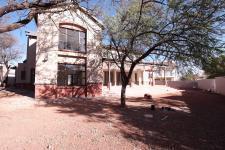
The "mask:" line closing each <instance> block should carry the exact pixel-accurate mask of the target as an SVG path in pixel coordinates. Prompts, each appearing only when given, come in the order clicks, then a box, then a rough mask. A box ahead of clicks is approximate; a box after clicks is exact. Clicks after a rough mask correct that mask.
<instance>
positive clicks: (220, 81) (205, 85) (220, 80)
mask: <svg viewBox="0 0 225 150" xmlns="http://www.w3.org/2000/svg"><path fill="white" fill-rule="evenodd" d="M168 86H170V87H173V88H184V89H187V88H193V87H197V88H199V89H202V90H207V91H212V92H215V93H218V94H222V95H225V77H216V78H215V79H204V80H197V81H168Z"/></svg>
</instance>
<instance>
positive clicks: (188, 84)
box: [167, 80, 197, 89]
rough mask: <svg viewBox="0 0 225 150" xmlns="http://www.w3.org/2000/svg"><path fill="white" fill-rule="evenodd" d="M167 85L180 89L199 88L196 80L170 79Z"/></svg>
mask: <svg viewBox="0 0 225 150" xmlns="http://www.w3.org/2000/svg"><path fill="white" fill-rule="evenodd" d="M167 86H169V87H172V88H178V89H192V88H197V83H196V82H195V81H188V80H187V81H168V82H167Z"/></svg>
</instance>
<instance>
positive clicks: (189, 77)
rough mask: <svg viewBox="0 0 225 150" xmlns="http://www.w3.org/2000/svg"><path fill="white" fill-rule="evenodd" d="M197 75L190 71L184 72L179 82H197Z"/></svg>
mask: <svg viewBox="0 0 225 150" xmlns="http://www.w3.org/2000/svg"><path fill="white" fill-rule="evenodd" d="M197 79H198V75H197V74H195V73H194V72H193V71H192V69H189V70H187V71H185V72H184V73H183V75H182V77H181V80H197Z"/></svg>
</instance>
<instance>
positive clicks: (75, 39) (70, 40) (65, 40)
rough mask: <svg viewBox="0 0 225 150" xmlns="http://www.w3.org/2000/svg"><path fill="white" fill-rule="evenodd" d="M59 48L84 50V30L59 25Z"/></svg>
mask: <svg viewBox="0 0 225 150" xmlns="http://www.w3.org/2000/svg"><path fill="white" fill-rule="evenodd" d="M59 31H60V33H59V49H66V50H74V51H80V52H85V51H86V32H85V31H80V30H75V29H68V28H64V27H60V29H59Z"/></svg>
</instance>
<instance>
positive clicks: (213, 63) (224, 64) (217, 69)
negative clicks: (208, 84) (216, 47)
mask: <svg viewBox="0 0 225 150" xmlns="http://www.w3.org/2000/svg"><path fill="white" fill-rule="evenodd" d="M202 69H203V70H204V71H205V73H206V75H207V76H208V78H214V77H219V76H225V55H224V54H223V55H220V56H217V57H215V58H210V59H209V60H208V62H207V63H205V64H203V67H202Z"/></svg>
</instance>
